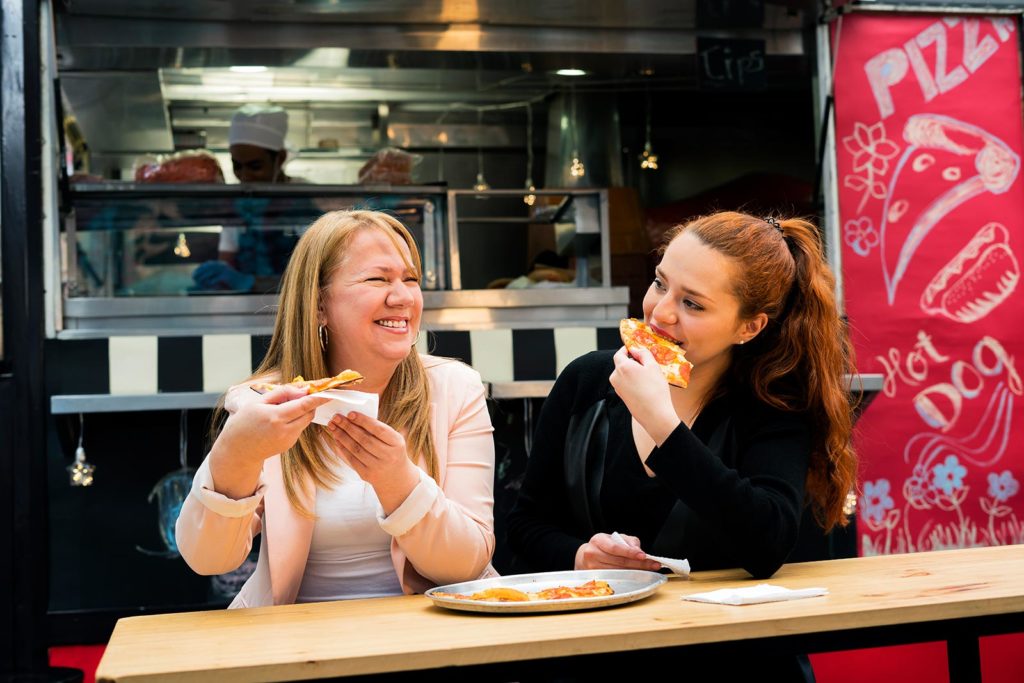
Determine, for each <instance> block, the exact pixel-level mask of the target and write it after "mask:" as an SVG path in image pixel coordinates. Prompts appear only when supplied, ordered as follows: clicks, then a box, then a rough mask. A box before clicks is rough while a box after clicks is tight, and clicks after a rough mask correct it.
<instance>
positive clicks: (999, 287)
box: [921, 223, 1020, 323]
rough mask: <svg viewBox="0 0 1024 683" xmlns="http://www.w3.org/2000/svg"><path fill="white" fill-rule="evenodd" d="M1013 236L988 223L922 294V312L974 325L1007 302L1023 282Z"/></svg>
mask: <svg viewBox="0 0 1024 683" xmlns="http://www.w3.org/2000/svg"><path fill="white" fill-rule="evenodd" d="M1008 242H1009V233H1007V231H1006V228H1005V227H1004V226H1003V225H1001V224H999V223H988V224H986V225H984V226H982V228H981V229H980V230H978V232H977V234H975V235H974V237H973V238H972V239H971V241H970V242H968V243H967V244H966V245H964V248H963V249H961V250H960V253H958V254H957V255H956V256H954V257H953V259H952V260H951V261H950V262H949V263H947V264H946V265H945V266H943V267H942V268H941V269H940V270H939V272H938V273H936V274H935V277H934V278H932V281H931V282H930V283H928V286H927V287H925V290H924V292H923V293H922V294H921V310H922V311H924V312H925V313H929V314H931V315H942V316H945V317H947V318H949V319H950V320H955V321H956V322H958V323H973V322H974V321H976V320H980V319H981V318H984V317H985V316H986V315H988V314H989V312H990V311H992V309H994V308H995V307H996V306H998V305H999V304H1001V303H1002V302H1003V301H1005V300H1006V297H1008V296H1010V293H1011V292H1013V290H1014V289H1016V288H1017V283H1018V282H1019V281H1020V266H1019V265H1018V264H1017V258H1016V257H1015V256H1014V254H1013V252H1012V251H1010V246H1009V244H1008Z"/></svg>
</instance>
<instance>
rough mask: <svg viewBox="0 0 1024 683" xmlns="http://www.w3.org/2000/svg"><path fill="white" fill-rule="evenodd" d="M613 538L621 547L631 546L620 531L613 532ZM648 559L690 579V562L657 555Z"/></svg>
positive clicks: (649, 556)
mask: <svg viewBox="0 0 1024 683" xmlns="http://www.w3.org/2000/svg"><path fill="white" fill-rule="evenodd" d="M611 537H612V540H613V541H615V542H617V543H619V544H620V545H629V544H628V543H626V539H624V538H623V537H622V534H620V533H619V532H618V531H613V532H612V533H611ZM647 559H648V560H654V561H655V562H660V563H661V566H662V567H665V568H667V569H669V570H671V572H672V573H673V574H676V575H677V576H685V577H687V578H689V576H690V561H689V560H677V559H675V558H674V557H658V556H657V555H648V556H647Z"/></svg>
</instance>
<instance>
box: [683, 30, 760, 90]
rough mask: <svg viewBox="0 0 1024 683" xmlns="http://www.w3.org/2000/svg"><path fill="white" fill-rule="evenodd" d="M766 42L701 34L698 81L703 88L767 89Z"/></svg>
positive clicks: (698, 51)
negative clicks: (708, 36) (711, 36)
mask: <svg viewBox="0 0 1024 683" xmlns="http://www.w3.org/2000/svg"><path fill="white" fill-rule="evenodd" d="M764 60H765V42H764V41H763V40H734V39H723V38H699V37H698V38H697V82H698V84H699V85H700V88H701V89H702V90H737V91H748V90H749V91H752V90H763V89H764V87H765V75H764V74H765V67H764Z"/></svg>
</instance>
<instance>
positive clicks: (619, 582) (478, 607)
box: [424, 569, 667, 614]
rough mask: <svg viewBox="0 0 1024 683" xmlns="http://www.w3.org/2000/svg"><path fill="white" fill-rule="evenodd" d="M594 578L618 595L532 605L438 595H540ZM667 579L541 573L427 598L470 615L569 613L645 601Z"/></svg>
mask: <svg viewBox="0 0 1024 683" xmlns="http://www.w3.org/2000/svg"><path fill="white" fill-rule="evenodd" d="M593 579H600V580H602V581H607V582H608V583H609V585H611V587H612V590H614V591H615V594H614V595H603V596H597V597H592V598H566V599H564V600H530V601H529V602H489V601H483V600H466V599H463V598H453V597H448V596H444V595H437V593H462V594H464V595H470V594H472V593H475V592H477V591H481V590H484V589H486V588H497V587H504V588H516V589H518V590H521V591H524V592H537V591H541V590H544V589H546V588H554V587H556V586H571V587H575V586H579V585H580V584H583V583H586V582H587V581H590V580H593ZM666 580H667V579H666V577H665V576H664V575H662V574H658V573H656V572H645V571H640V570H632V569H600V570H598V569H595V570H578V571H566V572H541V573H537V574H514V575H511V576H499V577H496V578H493V579H480V580H477V581H464V582H462V583H452V584H448V585H447V586H438V587H437V588H431V589H430V590H428V591H427V592H426V593H424V595H426V596H427V597H428V598H430V599H431V600H433V601H434V604H435V605H437V606H438V607H444V608H447V609H455V610H464V611H467V612H489V613H492V614H524V613H537V612H569V611H574V610H584V609H597V608H599V607H611V606H612V605H623V604H626V603H629V602H635V601H637V600H642V599H643V598H646V597H647V596H649V595H651V594H653V593H654V592H655V591H656V590H658V589H659V588H661V586H662V585H663V584H664V583H665V581H666Z"/></svg>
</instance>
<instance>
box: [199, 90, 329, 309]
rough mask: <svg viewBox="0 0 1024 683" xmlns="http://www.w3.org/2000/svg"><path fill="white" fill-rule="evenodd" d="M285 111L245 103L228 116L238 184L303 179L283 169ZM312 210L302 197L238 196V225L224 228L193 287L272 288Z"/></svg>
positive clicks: (212, 288)
mask: <svg viewBox="0 0 1024 683" xmlns="http://www.w3.org/2000/svg"><path fill="white" fill-rule="evenodd" d="M287 134H288V112H286V111H285V110H284V109H282V108H281V107H270V106H262V105H251V104H250V105H245V106H244V107H242V108H241V109H239V110H238V111H236V112H235V113H234V114H233V115H232V117H231V127H230V129H229V131H228V144H229V149H230V152H231V167H232V169H233V170H234V173H235V177H236V178H238V181H239V182H240V183H289V182H306V181H305V180H302V179H300V178H291V177H289V176H288V175H287V174H286V173H285V171H284V164H285V161H286V160H287V158H288V150H287V149H286V148H285V137H286V136H287ZM313 211H315V209H314V208H313V207H312V205H311V204H310V203H309V202H308V200H297V199H291V198H287V197H281V198H275V199H273V200H272V199H271V198H270V197H242V198H239V199H237V200H235V212H236V213H237V214H238V216H239V218H240V219H241V221H242V223H243V224H244V225H245V227H243V228H236V227H224V228H223V229H222V230H221V233H220V243H219V245H218V260H216V261H208V262H206V263H204V264H202V265H200V266H199V267H198V268H196V270H195V272H194V273H193V275H192V277H193V279H194V280H195V283H196V285H197V286H198V288H199V289H205V290H232V291H237V292H250V291H254V292H258V293H263V292H266V291H270V290H272V289H274V288H275V287H276V286H277V284H278V282H279V279H280V277H281V273H282V272H284V268H285V266H286V265H287V263H288V258H289V257H290V256H291V253H292V250H293V249H294V248H295V243H296V242H297V241H298V236H299V234H301V230H302V229H303V228H304V227H305V225H306V223H307V221H306V220H304V218H303V217H304V216H306V215H309V214H310V213H312V212H313Z"/></svg>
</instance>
